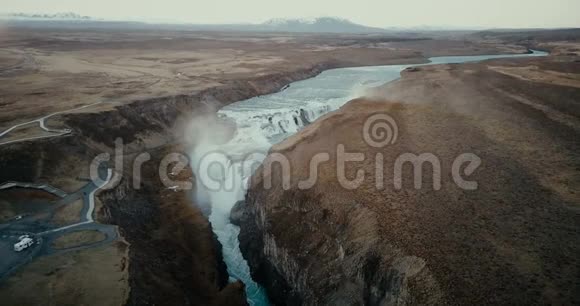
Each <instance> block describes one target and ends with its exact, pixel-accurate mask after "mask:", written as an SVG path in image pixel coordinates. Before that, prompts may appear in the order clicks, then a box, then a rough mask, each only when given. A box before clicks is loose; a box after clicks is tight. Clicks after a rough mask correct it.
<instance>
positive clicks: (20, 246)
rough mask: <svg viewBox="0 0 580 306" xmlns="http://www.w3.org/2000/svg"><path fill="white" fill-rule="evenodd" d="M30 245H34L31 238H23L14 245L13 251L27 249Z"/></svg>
mask: <svg viewBox="0 0 580 306" xmlns="http://www.w3.org/2000/svg"><path fill="white" fill-rule="evenodd" d="M32 244H34V240H33V239H32V238H28V237H27V238H24V239H22V240H20V241H19V242H18V243H15V244H14V251H16V252H20V251H22V250H25V249H27V248H28V247H30V246H31V245H32Z"/></svg>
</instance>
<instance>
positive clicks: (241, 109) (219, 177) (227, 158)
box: [191, 52, 546, 306]
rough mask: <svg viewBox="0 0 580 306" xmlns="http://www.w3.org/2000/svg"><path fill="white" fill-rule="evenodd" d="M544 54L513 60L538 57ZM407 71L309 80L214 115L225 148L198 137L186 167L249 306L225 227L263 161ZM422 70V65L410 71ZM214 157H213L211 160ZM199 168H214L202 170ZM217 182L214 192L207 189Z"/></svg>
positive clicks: (242, 268) (234, 240) (251, 291)
mask: <svg viewBox="0 0 580 306" xmlns="http://www.w3.org/2000/svg"><path fill="white" fill-rule="evenodd" d="M542 55H546V53H538V52H536V53H534V54H530V55H512V56H542ZM498 57H506V56H505V55H503V56H502V55H500V56H465V57H444V58H432V59H431V61H432V62H433V63H460V62H473V61H480V60H485V59H488V58H498ZM410 66H412V65H391V66H375V67H359V68H344V69H334V70H328V71H325V72H323V73H321V74H320V75H319V76H317V77H314V78H312V79H308V80H304V81H300V82H295V83H292V84H291V86H290V87H289V88H287V89H286V90H284V91H281V92H278V93H275V94H271V95H266V96H261V97H255V98H251V99H248V100H244V101H239V102H236V103H233V104H230V105H228V106H226V107H224V108H222V109H221V110H220V111H219V112H218V114H219V115H220V116H223V117H227V118H229V119H230V120H233V121H234V122H235V124H236V125H237V130H236V134H235V136H234V137H233V139H232V140H230V141H229V142H228V143H227V144H224V145H219V146H216V145H212V144H211V143H212V137H211V134H212V131H211V130H212V128H207V129H206V130H208V132H207V134H208V135H205V136H206V137H201V139H202V141H201V142H200V143H198V145H197V147H196V149H195V150H194V152H192V154H191V155H192V156H191V161H192V166H193V167H194V168H195V169H194V172H195V175H196V183H197V184H198V185H197V186H196V190H197V193H196V197H197V201H198V203H209V204H211V208H212V211H211V215H210V217H209V220H210V222H211V223H212V227H213V230H214V232H215V234H216V235H217V237H218V240H219V241H220V243H221V244H222V247H223V251H222V252H223V256H224V261H225V263H226V265H227V269H228V273H229V274H230V277H231V278H232V280H233V279H239V280H241V281H243V282H244V283H245V284H246V293H247V296H248V303H249V304H250V305H260V306H262V305H264V306H265V305H268V299H267V296H266V294H265V291H264V290H263V288H261V287H260V286H259V285H258V284H257V283H256V282H254V281H253V279H252V277H251V275H250V269H249V267H248V264H247V262H246V261H245V260H244V258H243V257H242V253H241V251H240V247H239V241H238V235H239V232H240V230H239V228H238V227H237V226H234V225H232V224H231V223H230V220H229V218H230V210H231V209H232V207H233V206H234V204H235V203H236V202H238V201H239V200H243V199H244V197H245V192H246V189H247V182H248V179H249V178H250V176H251V175H252V173H253V171H254V170H255V169H256V167H257V166H259V165H260V163H261V162H262V161H263V160H264V158H265V157H266V153H267V152H268V150H269V149H270V147H271V146H272V145H273V144H275V143H277V142H280V141H282V140H284V139H285V138H287V137H288V136H291V135H292V134H294V133H296V132H297V131H299V130H300V129H302V128H304V127H305V126H306V125H308V124H309V123H312V122H313V121H314V120H316V119H318V118H319V117H321V116H322V115H324V114H326V113H328V112H330V111H332V110H336V109H338V108H340V107H341V106H342V105H343V104H344V103H346V102H348V101H349V100H351V99H354V98H357V97H361V96H364V93H365V91H366V90H367V88H369V87H374V86H378V85H381V84H384V83H387V82H389V81H392V80H395V79H397V78H398V77H399V76H400V72H401V70H403V69H405V68H407V67H410ZM413 66H421V65H413ZM212 152H213V153H216V154H212ZM200 164H206V166H208V165H209V164H213V165H214V166H215V167H214V168H212V167H209V168H207V169H205V170H204V167H200ZM216 181H217V182H220V186H219V188H218V189H213V188H208V185H206V184H204V182H207V183H210V184H212V183H214V182H216Z"/></svg>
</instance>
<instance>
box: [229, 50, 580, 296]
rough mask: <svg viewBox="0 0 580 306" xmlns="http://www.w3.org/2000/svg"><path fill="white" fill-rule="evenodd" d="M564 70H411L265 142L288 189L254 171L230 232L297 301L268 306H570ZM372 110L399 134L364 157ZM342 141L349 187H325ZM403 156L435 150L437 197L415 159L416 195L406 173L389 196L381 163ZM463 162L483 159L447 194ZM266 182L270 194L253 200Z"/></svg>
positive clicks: (572, 154) (573, 181) (568, 99)
mask: <svg viewBox="0 0 580 306" xmlns="http://www.w3.org/2000/svg"><path fill="white" fill-rule="evenodd" d="M576 60H577V58H575V57H554V58H544V59H519V60H499V61H493V62H487V63H481V64H462V65H441V66H433V67H421V68H420V69H416V70H414V71H407V72H405V73H404V75H403V78H402V79H401V80H398V81H395V82H393V83H391V84H388V85H386V86H384V87H381V88H378V89H376V90H375V91H373V92H372V93H369V96H371V98H368V99H359V100H354V101H351V102H349V103H348V104H347V105H346V106H344V107H343V108H342V109H340V110H339V111H337V112H334V113H331V114H328V115H327V116H325V117H323V118H322V119H320V120H318V121H317V122H315V123H314V124H312V125H310V126H308V127H307V128H305V129H304V130H303V131H301V132H299V133H298V134H296V135H295V136H293V137H290V138H289V139H287V140H286V141H284V142H283V143H281V144H279V145H276V146H274V147H273V148H272V151H273V152H280V153H283V154H285V155H286V156H287V157H289V158H290V161H291V166H292V167H291V169H292V176H291V177H292V188H291V190H289V191H284V190H283V189H282V181H281V179H280V169H279V168H277V167H274V170H273V171H272V172H271V173H269V172H265V169H261V170H260V171H258V172H257V174H256V175H255V176H254V179H253V186H252V188H251V190H250V193H249V195H248V203H247V205H248V208H246V209H245V212H246V213H249V214H251V217H250V218H248V220H249V221H247V220H246V221H245V222H246V223H242V233H241V236H240V237H242V238H241V239H242V249H243V250H244V251H245V255H246V256H247V257H249V258H250V263H251V264H253V268H254V269H256V271H257V273H258V276H259V277H262V279H261V280H262V281H263V282H264V284H265V285H266V286H270V285H268V282H267V279H268V278H271V279H276V277H279V276H280V275H282V277H283V278H284V281H285V282H286V283H287V285H288V288H286V289H288V290H294V291H292V292H291V294H289V295H286V296H284V295H281V296H278V297H279V298H288V299H290V298H295V299H299V300H300V299H301V300H306V301H308V302H309V303H314V304H317V303H323V304H324V303H326V304H332V303H331V302H328V301H334V300H336V301H337V300H341V301H342V300H345V299H348V300H352V301H356V303H370V302H371V301H380V300H381V299H384V300H396V301H400V302H407V303H411V304H440V303H459V304H474V303H475V304H481V303H483V304H487V303H493V304H495V303H530V304H533V303H552V304H560V303H562V304H566V303H578V302H579V301H580V295H579V294H578V293H579V292H580V284H579V283H578V278H577V276H578V273H579V270H578V267H579V261H578V256H577V254H578V252H579V249H578V245H577V244H576V243H574V242H575V241H578V240H579V239H580V236H579V235H580V234H579V233H580V230H579V227H578V225H579V224H580V219H579V218H580V215H579V211H580V210H579V207H580V198H579V195H578V190H579V189H580V175H579V173H578V171H577V170H578V169H579V167H580V156H579V155H578V152H580V148H579V147H578V145H579V144H578V141H577V140H578V137H579V135H578V133H579V132H580V120H579V119H580V107H579V105H578V101H580V89H578V87H577V86H576V85H577V83H578V81H577V80H576V79H577V77H578V75H579V74H580V66H579V65H578V63H577V62H576ZM530 65H533V66H535V67H540V68H538V69H542V71H546V73H544V74H543V77H544V79H543V80H542V81H541V82H540V81H538V80H528V79H527V78H522V77H514V76H511V75H507V74H505V73H502V72H503V71H505V70H504V69H510V70H512V71H513V70H515V71H520V70H517V69H525V67H529V66H530ZM490 66H491V67H493V68H489V67H490ZM498 67H505V68H500V70H502V72H499V71H498ZM563 73H565V74H566V75H571V76H573V77H571V78H569V79H568V80H569V82H576V83H574V84H575V85H574V86H570V84H568V86H566V85H565V84H562V83H561V82H551V81H550V78H552V79H558V78H560V76H561V74H563ZM574 80H576V81H574ZM392 101H396V102H392ZM383 112H384V113H387V114H389V115H390V116H392V117H393V118H394V119H395V121H396V122H397V124H398V128H399V138H398V140H397V142H396V143H395V144H393V145H389V146H386V147H383V148H378V149H377V148H373V147H370V146H369V145H367V144H366V143H365V142H364V140H363V137H362V131H363V125H364V122H365V120H366V119H367V118H368V117H370V116H371V115H372V114H376V113H383ZM563 119H566V120H563ZM339 144H343V145H345V148H346V152H362V153H364V154H365V157H366V159H365V161H364V162H358V163H357V162H353V163H350V164H347V167H346V176H347V177H348V178H350V179H352V178H354V177H355V174H356V172H357V171H360V170H364V173H365V179H364V181H363V182H362V185H361V186H360V187H358V188H356V189H354V190H348V189H345V188H344V187H342V186H341V185H340V184H339V181H338V178H337V172H336V171H337V168H336V153H335V152H336V147H337V146H338V145H339ZM320 152H328V153H329V154H330V156H331V159H330V161H329V162H326V163H324V164H322V165H320V166H319V170H318V175H319V178H318V181H317V183H316V185H315V187H314V188H312V189H310V190H299V189H298V188H297V182H298V181H300V180H304V179H306V178H308V174H309V172H308V169H309V166H308V163H309V161H310V160H311V158H312V156H314V155H315V154H317V153H320ZM377 153H381V154H383V156H384V166H383V168H382V169H383V171H382V172H383V173H384V186H385V188H384V189H377V187H376V179H377V176H376V172H375V171H376V164H375V156H376V154H377ZM402 153H416V154H420V153H432V154H435V155H436V156H437V158H438V159H439V160H440V162H441V169H442V188H441V190H434V189H433V177H432V174H433V168H432V167H431V166H428V165H427V166H424V168H423V172H422V175H421V176H420V179H422V182H423V187H422V188H421V189H419V190H416V189H415V188H414V187H413V180H414V174H413V172H412V167H409V166H407V167H405V168H404V170H403V177H402V181H403V189H402V190H397V189H395V188H394V170H393V166H394V161H395V160H396V158H397V157H398V156H400V154H402ZM462 153H474V154H476V155H477V156H479V157H480V158H481V160H482V162H483V163H482V165H481V166H480V167H479V168H478V169H477V171H476V172H475V173H474V174H473V175H471V176H470V177H469V179H470V180H475V181H477V182H478V189H477V190H476V191H467V190H463V189H461V188H459V187H458V186H457V185H456V184H455V183H454V181H453V179H452V177H451V169H452V168H451V165H452V163H453V161H454V160H455V158H456V157H457V156H459V154H462ZM268 176H271V177H273V179H274V188H273V189H271V190H264V188H263V183H264V182H263V180H264V179H265V178H266V177H268ZM261 239H263V242H262V243H263V244H260V242H256V241H260V240H261ZM262 254H266V255H262ZM337 258H338V259H337ZM267 265H271V266H272V267H274V269H275V271H277V272H278V273H280V274H278V275H277V276H276V274H275V273H272V272H268V271H271V270H268V269H264V267H265V266H267ZM265 271H266V272H265ZM259 273H262V274H261V275H260V274H259ZM306 275H307V276H308V277H305V276H306ZM329 275H330V276H332V277H329ZM278 280H279V279H278ZM384 286H386V287H384ZM381 288H382V289H381ZM270 289H271V290H274V293H276V291H275V289H279V288H275V287H272V286H271V287H270ZM373 290H378V291H373ZM381 290H383V291H381ZM369 291H370V292H375V293H376V294H377V295H373V294H367V293H368V292H369ZM271 292H272V291H271ZM277 292H280V291H277ZM382 294H384V295H382ZM384 300H383V301H384ZM279 302H280V303H285V302H284V300H283V299H281V300H279Z"/></svg>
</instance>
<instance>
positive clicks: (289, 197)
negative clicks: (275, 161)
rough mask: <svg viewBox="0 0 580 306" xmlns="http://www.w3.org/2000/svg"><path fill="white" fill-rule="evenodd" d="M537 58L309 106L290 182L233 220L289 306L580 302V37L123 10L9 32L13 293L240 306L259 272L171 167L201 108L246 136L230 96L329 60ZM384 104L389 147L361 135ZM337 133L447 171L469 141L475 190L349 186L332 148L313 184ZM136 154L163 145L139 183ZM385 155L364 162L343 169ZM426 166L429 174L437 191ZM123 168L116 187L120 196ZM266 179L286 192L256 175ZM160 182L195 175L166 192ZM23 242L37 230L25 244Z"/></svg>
mask: <svg viewBox="0 0 580 306" xmlns="http://www.w3.org/2000/svg"><path fill="white" fill-rule="evenodd" d="M531 50H538V51H543V52H547V53H548V54H546V56H537V57H505V58H499V59H493V60H487V61H483V62H471V63H460V64H440V65H429V66H415V67H412V68H407V69H403V68H402V73H401V78H398V79H396V80H394V81H392V82H389V83H388V84H374V85H373V86H372V87H369V88H366V89H365V90H364V91H360V97H354V98H356V99H354V100H352V101H350V102H349V101H342V102H343V103H345V105H344V106H342V107H340V108H339V109H337V110H333V111H332V112H330V113H328V114H325V115H323V116H322V117H320V118H317V120H312V122H306V121H308V120H306V119H305V118H306V117H307V116H306V115H304V114H301V116H302V117H300V120H302V121H304V122H303V123H304V126H301V127H300V130H299V131H297V132H296V133H295V134H293V135H286V136H289V137H288V138H287V139H286V140H284V141H281V142H279V143H277V144H275V145H274V146H273V147H272V148H271V149H270V151H269V152H270V153H283V154H284V155H285V156H286V157H288V159H289V161H290V163H291V164H292V165H293V168H292V171H293V172H292V177H293V179H292V181H291V182H290V188H284V186H283V182H282V179H281V177H282V174H280V173H279V170H276V169H277V168H275V167H274V168H273V169H269V170H268V169H267V168H264V167H261V168H258V170H257V171H256V173H255V174H254V175H253V176H252V178H251V179H250V180H249V181H250V183H251V184H250V189H249V190H248V193H247V197H246V200H245V201H242V202H239V203H238V204H236V206H235V208H234V210H233V212H232V219H233V220H232V221H233V223H235V224H237V225H239V226H240V236H239V241H240V250H241V254H242V255H243V259H245V260H246V261H247V264H248V267H249V269H250V271H251V276H252V278H253V279H254V280H255V281H256V282H257V283H258V284H259V285H260V288H261V290H263V292H266V293H267V296H268V298H269V300H270V302H271V303H273V304H275V305H346V304H348V305H362V304H364V305H390V304H474V303H478V304H480V303H483V304H491V303H493V304H515V303H526V304H536V303H539V304H578V303H580V261H579V258H580V257H579V256H578V255H579V254H580V245H579V244H578V242H579V241H580V240H579V239H580V156H579V154H580V153H579V152H580V142H579V140H580V105H579V103H580V30H573V29H571V30H533V31H525V32H521V31H516V30H513V31H498V32H494V31H481V32H477V31H448V32H444V31H439V32H434V31H423V32H422V31H414V32H392V33H391V32H387V33H374V34H331V33H286V32H270V33H267V32H249V31H248V32H228V31H200V30H198V31H193V30H186V29H180V30H176V29H168V28H167V27H163V28H161V29H152V28H145V29H139V28H131V27H125V26H124V25H123V24H122V23H120V24H118V25H114V24H113V25H112V26H109V27H102V28H99V27H95V28H83V27H75V26H67V27H62V28H59V27H55V26H51V27H42V26H37V25H34V24H32V25H27V24H26V23H23V24H6V25H3V24H0V169H1V172H0V222H1V223H0V239H1V240H0V242H1V243H0V254H3V258H7V259H6V260H5V263H2V265H0V300H2V301H3V303H6V305H44V304H46V305H246V303H247V300H248V299H250V300H251V299H252V297H249V296H247V293H246V291H245V289H246V286H249V285H248V284H247V283H244V282H243V280H240V281H231V279H230V277H231V276H232V275H231V273H232V271H231V266H229V265H230V264H231V263H230V262H228V259H227V254H224V252H226V251H225V250H222V244H223V243H224V242H223V241H221V240H219V239H218V238H220V237H217V236H216V234H215V233H214V230H213V229H214V228H213V227H215V226H216V225H215V224H212V223H210V221H209V219H208V216H209V215H211V207H209V208H208V206H207V205H206V204H207V203H201V202H202V201H203V200H202V199H200V197H199V196H196V195H198V194H199V193H196V192H197V191H198V190H197V189H196V188H198V185H196V184H195V183H196V181H197V180H198V179H199V178H196V177H195V174H194V173H195V171H196V170H195V169H192V168H191V167H189V166H188V167H184V169H182V170H181V171H177V172H170V173H165V175H166V177H164V176H161V177H160V175H159V171H158V168H157V166H158V165H159V164H160V163H162V160H163V158H164V156H166V155H167V154H168V153H175V152H177V153H182V154H183V155H185V156H189V155H190V154H189V153H190V152H191V151H192V150H194V149H195V148H196V147H195V145H194V144H192V140H191V138H203V137H201V136H202V135H206V134H207V131H208V130H212V129H213V128H214V126H212V125H211V124H208V125H206V126H203V127H201V128H200V127H199V125H196V127H195V128H192V127H191V125H190V122H191V121H192V120H193V119H192V118H200V117H203V118H205V119H208V118H209V119H208V120H210V119H211V120H210V121H208V122H220V126H221V125H226V126H227V127H228V128H229V129H227V132H226V133H225V135H226V136H225V137H226V138H228V137H229V138H232V137H234V136H235V135H238V134H239V133H240V131H242V129H241V127H240V126H237V127H236V126H234V125H233V124H232V122H230V121H227V120H225V119H224V118H223V116H222V114H219V115H218V114H217V111H218V110H219V109H221V108H223V107H224V106H227V105H230V104H232V103H234V102H237V101H243V100H246V99H250V98H254V97H258V96H265V99H267V98H268V96H267V95H268V94H272V93H278V92H280V91H283V90H285V89H288V86H290V89H292V88H293V87H294V86H295V84H291V83H293V82H296V81H301V80H306V79H310V78H313V77H316V76H318V75H319V74H321V73H323V72H325V71H328V70H331V69H335V68H347V67H363V66H364V67H366V66H384V65H411V64H426V63H428V62H429V58H431V57H438V56H471V55H500V54H501V55H516V54H519V55H526V54H528V53H530V52H531ZM349 90H350V89H349ZM376 113H387V114H389V115H390V116H392V117H393V118H394V119H395V120H396V122H397V125H398V128H399V141H398V142H397V143H396V144H395V145H393V146H389V147H387V148H376V147H373V146H369V145H368V143H365V142H364V141H363V138H361V133H360V131H361V129H362V128H363V126H364V125H365V120H366V119H367V118H368V117H369V116H372V115H373V114H376ZM272 120H273V119H272V118H270V121H269V122H267V121H266V122H265V124H264V126H266V125H267V124H272ZM221 121H226V122H225V123H224V122H221ZM294 121H295V122H296V124H297V125H298V118H297V117H294ZM290 123H292V122H290ZM216 129H217V128H216ZM285 132H287V131H285ZM236 133H238V134H236ZM192 135H193V136H192ZM116 139H121V140H122V141H123V151H122V152H121V154H120V156H119V157H120V160H121V161H122V164H121V165H119V164H117V163H116V162H115V161H114V160H113V159H111V160H110V162H109V164H108V165H109V166H111V167H112V166H113V164H115V167H114V169H113V171H111V173H108V172H107V171H106V169H104V168H98V169H97V171H98V172H99V174H100V176H101V178H103V177H108V179H109V180H108V181H106V182H101V183H99V182H95V181H92V180H91V177H90V175H91V172H90V165H91V161H93V159H94V158H95V157H96V156H98V155H99V154H101V153H109V154H110V156H113V155H114V156H117V155H115V154H118V151H115V140H116ZM339 144H340V145H344V146H345V147H346V148H347V151H355V150H356V151H357V152H362V153H363V154H365V156H367V157H370V156H376V154H377V153H381V154H384V156H385V161H386V162H385V163H386V164H387V165H389V167H392V166H393V165H392V162H393V161H394V160H395V159H396V158H397V156H399V155H400V154H404V153H414V154H421V153H426V152H432V153H434V154H436V155H437V156H438V157H439V158H441V160H442V168H443V169H444V171H448V170H449V169H451V168H452V165H451V164H452V162H453V158H455V157H457V156H458V155H460V154H461V153H465V152H471V153H474V154H477V155H478V156H479V157H480V158H481V161H482V162H481V166H480V167H479V168H478V170H477V171H475V172H474V177H471V178H472V179H476V180H477V181H478V184H479V188H478V189H477V190H472V191H465V190H460V189H458V188H457V186H455V185H452V184H451V183H446V182H447V181H449V180H450V176H451V174H450V173H448V172H445V173H443V175H444V183H443V186H442V188H440V189H439V190H434V188H425V189H416V188H413V186H412V183H410V182H412V180H411V179H410V176H411V175H412V173H413V172H412V171H410V168H404V171H403V178H404V180H403V183H404V184H406V185H404V186H405V188H403V189H402V190H394V189H393V188H392V186H394V184H395V182H394V181H393V177H385V184H386V185H388V186H390V187H388V188H386V189H382V190H377V189H375V188H374V187H373V182H371V181H366V180H365V181H364V182H363V183H362V185H361V187H360V188H358V189H357V190H349V189H344V188H342V187H341V186H339V185H337V183H336V179H337V173H336V169H335V168H333V167H332V165H333V162H335V161H336V156H334V155H331V157H330V161H331V162H330V163H327V164H325V166H321V168H320V179H319V180H318V181H317V182H316V184H315V185H314V187H313V188H311V189H309V190H302V189H301V188H299V187H298V179H305V178H306V176H307V174H308V170H309V169H310V168H309V167H310V164H309V161H310V159H311V157H312V156H313V155H314V154H316V153H318V152H320V151H321V150H322V151H324V152H327V151H332V150H334V148H335V147H336V146H337V145H339ZM142 153H148V154H149V155H148V156H149V159H148V160H147V161H146V162H144V163H143V167H142V169H141V176H140V178H141V181H140V182H139V183H138V184H135V181H134V180H133V177H132V175H133V174H134V173H135V172H134V168H133V165H134V162H133V161H134V160H135V159H136V158H138V156H139V155H140V154H142ZM267 160H268V159H267ZM389 162H390V163H391V164H389ZM372 167H374V165H373V164H370V163H368V162H363V163H362V164H359V165H357V164H356V163H355V164H352V165H351V166H349V167H347V169H346V175H347V176H348V177H354V176H355V175H356V172H357V171H358V170H365V171H366V170H368V173H374V172H373V171H374V170H373V168H372ZM426 168H427V167H426ZM268 171H270V172H268ZM433 171H434V169H433ZM449 171H450V170H449ZM109 174H110V176H107V175H109ZM430 174H431V172H428V171H424V172H423V174H422V175H423V176H424V179H425V180H424V182H423V183H424V185H427V186H428V187H431V185H432V184H433V183H434V182H433V179H432V177H431V176H430ZM115 175H119V176H122V179H121V180H119V181H118V182H117V183H118V184H117V185H116V186H115V187H114V188H107V185H106V184H107V183H108V182H110V180H112V177H114V176H115ZM262 175H263V176H262ZM374 175H375V174H373V178H375V177H374ZM263 177H269V178H273V182H274V185H273V188H271V189H266V188H262V185H261V182H262V179H263ZM168 178H170V179H180V180H182V181H186V182H190V183H191V184H192V185H193V186H197V187H194V189H193V190H185V189H183V188H180V187H179V186H170V187H167V186H166V185H165V181H166V180H168ZM445 180H447V181H445ZM136 186H137V187H136ZM210 219H211V218H210ZM228 219H229V212H228ZM228 222H229V221H228ZM23 234H30V235H33V236H34V238H35V241H38V243H37V244H35V246H33V247H31V248H30V249H27V250H26V251H24V252H23V253H16V252H14V251H13V250H12V246H13V244H14V242H15V241H17V240H16V239H18V237H19V236H21V235H23ZM234 238H235V237H234ZM4 255H6V256H5V257H4ZM8 258H9V259H8ZM3 260H4V259H3ZM31 292H32V293H33V294H31ZM262 294H263V293H262ZM252 303H253V302H252Z"/></svg>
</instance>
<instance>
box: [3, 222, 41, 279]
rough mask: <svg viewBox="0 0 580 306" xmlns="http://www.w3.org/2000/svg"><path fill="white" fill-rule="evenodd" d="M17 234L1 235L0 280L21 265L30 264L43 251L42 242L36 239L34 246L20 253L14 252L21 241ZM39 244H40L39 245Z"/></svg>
mask: <svg viewBox="0 0 580 306" xmlns="http://www.w3.org/2000/svg"><path fill="white" fill-rule="evenodd" d="M19 236H20V234H17V233H1V234H0V258H2V260H0V278H2V277H3V276H4V275H6V274H9V273H11V272H12V271H13V270H15V269H17V268H18V267H20V266H21V265H23V264H25V263H27V262H29V261H30V260H32V259H33V258H34V256H36V255H37V253H38V252H39V251H40V250H41V246H42V240H41V239H40V238H36V237H33V238H34V244H33V245H32V246H30V247H28V248H26V249H24V250H22V251H20V252H16V251H14V244H15V243H17V242H18V241H19V239H18V237H19ZM37 242H38V243H37Z"/></svg>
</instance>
